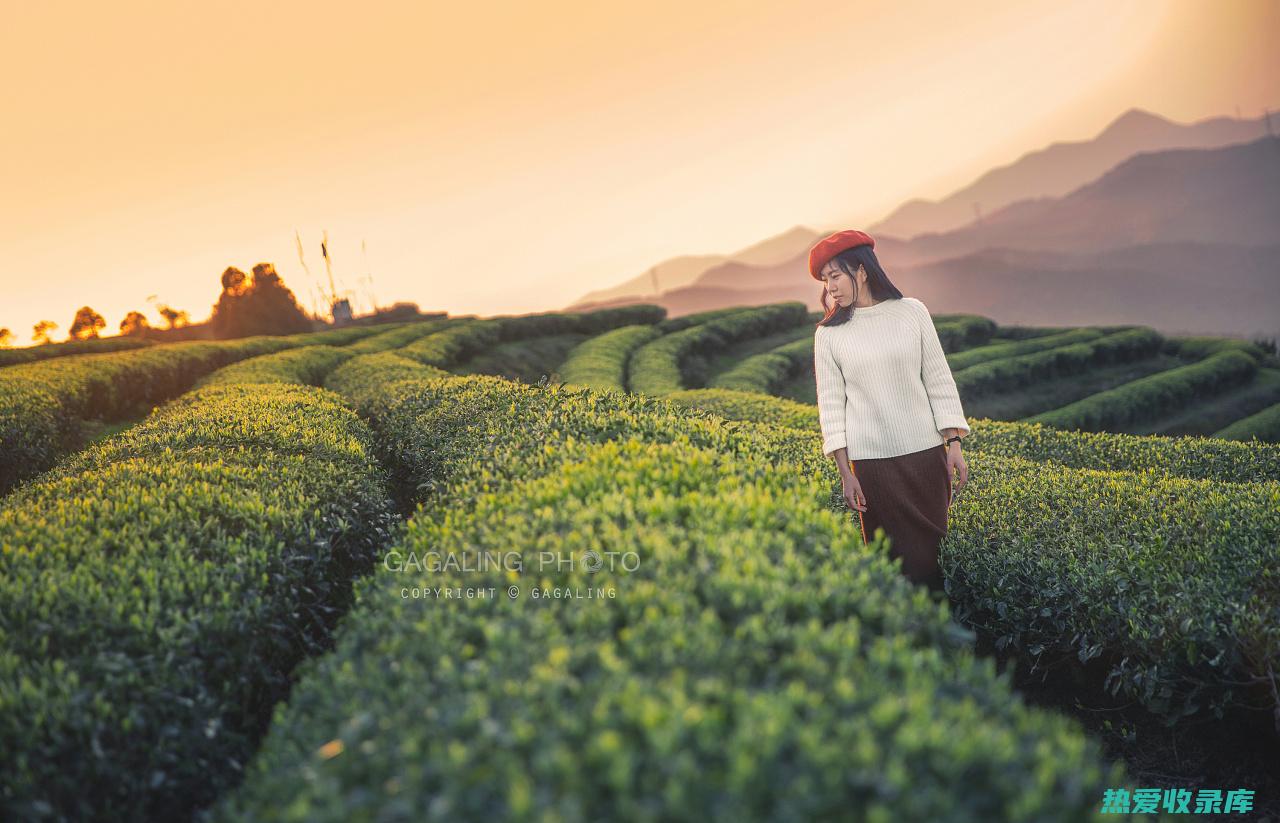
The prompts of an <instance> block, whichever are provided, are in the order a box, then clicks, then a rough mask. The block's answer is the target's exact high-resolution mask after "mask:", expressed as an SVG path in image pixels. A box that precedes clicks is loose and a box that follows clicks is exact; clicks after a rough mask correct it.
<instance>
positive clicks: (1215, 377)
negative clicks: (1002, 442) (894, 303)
mask: <svg viewBox="0 0 1280 823" xmlns="http://www.w3.org/2000/svg"><path fill="white" fill-rule="evenodd" d="M1257 371H1258V361H1256V360H1254V359H1253V358H1252V357H1251V356H1249V355H1248V354H1245V353H1244V352H1242V351H1240V350H1238V349H1228V350H1226V351H1221V352H1219V353H1217V354H1212V355H1209V356H1208V357H1206V358H1205V359H1204V360H1201V361H1199V362H1196V363H1192V364H1190V365H1188V366H1180V367H1178V368H1176V369H1169V370H1167V371H1162V372H1159V373H1157V374H1152V375H1148V376H1146V377H1142V378H1139V379H1137V380H1133V381H1131V382H1129V383H1125V384H1124V385H1123V386H1117V387H1116V388H1114V389H1107V390H1106V391H1102V392H1098V393H1097V394H1091V395H1089V396H1088V397H1086V398H1084V399H1082V400H1077V401H1076V402H1074V403H1068V404H1067V405H1065V406H1062V407H1060V408H1057V409H1054V410H1053V411H1048V412H1045V413H1043V414H1037V415H1035V416H1034V417H1028V418H1026V421H1027V422H1029V423H1045V424H1048V425H1050V426H1057V427H1058V428H1060V429H1083V430H1085V431H1099V430H1104V429H1115V428H1120V427H1122V426H1125V425H1127V424H1129V423H1133V422H1136V421H1140V420H1148V419H1151V418H1152V417H1155V416H1156V415H1159V414H1165V413H1168V412H1169V411H1170V410H1171V409H1176V408H1180V407H1182V406H1185V405H1187V404H1188V403H1191V402H1193V401H1195V400H1196V399H1198V398H1201V397H1208V396H1211V395H1213V394H1216V393H1218V392H1221V391H1223V390H1224V389H1228V388H1230V387H1232V386H1238V385H1240V384H1242V383H1245V382H1247V381H1248V380H1251V379H1252V378H1253V376H1254V374H1256V373H1257ZM956 382H957V384H958V383H959V382H960V375H957V376H956Z"/></svg>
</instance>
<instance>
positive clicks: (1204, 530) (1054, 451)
mask: <svg viewBox="0 0 1280 823" xmlns="http://www.w3.org/2000/svg"><path fill="white" fill-rule="evenodd" d="M704 391H705V390H704ZM684 394H685V395H687V396H688V397H687V399H688V402H693V403H697V402H699V399H700V398H699V397H698V396H697V395H696V394H695V393H693V392H686V393H684ZM748 397H755V398H757V401H756V402H754V403H749V402H743V401H746V400H747V398H748ZM701 400H702V405H703V406H704V407H705V408H709V409H715V410H717V412H718V413H722V414H731V415H734V416H737V417H739V418H742V419H751V418H754V419H757V420H764V421H767V423H766V424H765V425H766V426H767V425H768V423H774V422H784V423H785V422H788V421H786V419H785V418H784V417H783V415H782V414H781V413H780V412H781V411H782V410H784V409H785V407H786V404H787V401H779V400H778V399H777V398H767V397H764V396H760V395H755V396H748V395H744V396H742V397H741V398H724V399H721V398H715V397H714V396H710V395H709V393H708V396H707V397H704V398H701ZM732 400H738V401H739V402H737V403H733V402H730V401H732ZM794 422H796V423H798V424H801V425H797V428H804V429H805V430H806V431H808V432H813V431H814V430H815V428H816V424H813V423H810V424H809V425H808V426H804V425H803V421H802V420H795V421H794ZM811 436H815V435H811ZM967 439H971V440H972V446H971V447H969V448H966V453H967V454H969V455H970V469H971V471H970V481H969V485H968V487H967V488H966V491H965V493H964V495H963V496H962V497H961V498H960V499H959V500H957V503H956V505H955V506H954V507H953V508H952V510H951V515H950V516H951V522H950V528H949V531H948V537H947V541H946V542H945V543H944V549H943V567H944V574H945V576H946V577H947V581H948V582H947V586H948V591H949V594H950V596H951V598H952V601H953V603H955V604H956V606H955V608H956V613H957V614H958V615H960V616H961V617H962V619H964V620H966V621H967V622H970V623H972V624H974V625H976V626H978V627H979V629H980V630H981V631H983V632H984V634H986V635H987V636H989V637H991V639H992V640H993V641H994V642H996V643H997V645H999V646H1000V647H1002V648H1003V647H1004V646H1007V645H1008V644H1010V643H1013V644H1014V645H1015V647H1016V648H1019V649H1023V650H1029V651H1030V652H1031V653H1033V654H1035V655H1036V656H1037V657H1043V659H1044V660H1046V661H1055V657H1061V656H1062V655H1064V654H1075V655H1077V656H1078V657H1079V658H1080V659H1081V662H1087V661H1088V660H1090V659H1092V658H1094V657H1100V658H1101V660H1100V661H1099V663H1095V664H1093V665H1094V666H1101V668H1102V669H1103V670H1104V671H1105V672H1106V673H1107V676H1106V677H1105V678H1103V677H1099V681H1100V682H1104V683H1105V685H1107V686H1108V687H1110V688H1112V689H1115V690H1120V689H1124V690H1125V692H1126V694H1127V695H1129V696H1131V697H1134V698H1135V699H1137V700H1139V701H1141V702H1142V703H1143V704H1144V705H1146V706H1147V707H1148V708H1149V709H1150V710H1151V711H1153V712H1155V713H1157V714H1161V715H1163V716H1164V717H1165V719H1166V720H1169V721H1172V722H1176V721H1177V719H1178V718H1179V717H1180V716H1182V714H1184V713H1189V712H1192V711H1195V710H1199V709H1205V710H1211V711H1215V712H1217V711H1219V710H1221V709H1223V708H1224V707H1226V706H1228V705H1231V704H1232V703H1233V702H1239V701H1241V700H1242V698H1244V697H1245V693H1244V692H1242V691H1236V690H1233V685H1234V684H1235V683H1237V682H1246V681H1247V682H1249V683H1250V684H1251V688H1252V689H1254V690H1255V694H1253V695H1251V697H1252V698H1255V703H1256V702H1257V700H1256V699H1261V700H1263V701H1274V702H1275V704H1276V708H1277V710H1280V700H1277V699H1276V698H1275V695H1276V693H1277V692H1275V691H1269V689H1270V688H1273V687H1275V686H1277V685H1280V684H1276V683H1275V681H1274V675H1275V673H1280V659H1277V658H1278V656H1280V573H1278V572H1277V569H1280V563H1278V562H1277V561H1280V548H1278V547H1280V482H1276V481H1277V480H1278V479H1280V477H1278V475H1280V459H1277V458H1280V447H1276V446H1260V445H1257V444H1252V445H1246V444H1242V443H1232V442H1230V441H1222V440H1212V439H1208V438H1198V437H1185V438H1168V437H1157V436H1143V437H1139V436H1133V435H1113V434H1081V433H1074V432H1065V431H1060V430H1055V429H1052V428H1049V427H1045V426H1040V425H1029V424H1024V423H1007V422H1001V421H992V420H986V419H982V420H977V421H974V424H973V432H972V434H971V436H970V438H967ZM1024 457H1025V458H1030V460H1028V459H1024ZM1033 460H1042V461H1060V462H1059V463H1054V462H1045V463H1036V462H1032V461H1033ZM1062 462H1068V463H1072V464H1075V465H1080V466H1083V467H1093V468H1108V469H1114V470H1116V471H1094V470H1089V469H1088V468H1086V469H1085V470H1076V469H1072V468H1067V467H1066V466H1063V465H1061V463H1062ZM1126 469H1127V470H1132V471H1123V470H1126ZM827 471H828V474H831V473H832V470H831V469H829V468H828V469H827ZM1179 474H1181V475H1185V476H1182V477H1179V476H1177V475H1179ZM979 478H982V481H981V482H977V481H978V479H979ZM986 478H991V479H990V480H986ZM1246 481H1253V482H1246ZM1050 491H1051V492H1052V493H1050ZM832 500H833V501H834V505H835V506H836V507H837V508H840V509H844V508H846V507H845V505H844V502H843V500H841V499H840V498H839V496H838V494H833V496H832ZM1171 504H1174V505H1177V506H1178V510H1177V515H1176V516H1174V517H1171V516H1170V515H1169V512H1168V508H1169V506H1170V505H1171ZM1189 591H1190V592H1193V593H1194V594H1193V595H1188V592H1189ZM1186 621H1189V622H1186ZM1221 649H1227V650H1228V651H1226V652H1224V654H1223V655H1221V656H1220V657H1218V658H1217V659H1216V660H1213V662H1212V663H1209V662H1208V661H1209V660H1212V658H1211V657H1210V654H1212V653H1213V651H1216V650H1221ZM1206 650H1209V653H1207V654H1206V653H1203V652H1205V651H1206ZM1055 662H1056V661H1055ZM1265 677H1270V678H1272V679H1271V680H1267V679H1264V678H1265Z"/></svg>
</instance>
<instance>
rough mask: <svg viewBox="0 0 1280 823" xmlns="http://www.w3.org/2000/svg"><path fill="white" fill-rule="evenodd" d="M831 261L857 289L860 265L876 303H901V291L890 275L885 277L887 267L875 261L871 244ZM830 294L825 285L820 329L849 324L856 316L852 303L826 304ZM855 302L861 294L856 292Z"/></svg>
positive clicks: (855, 247)
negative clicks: (886, 301)
mask: <svg viewBox="0 0 1280 823" xmlns="http://www.w3.org/2000/svg"><path fill="white" fill-rule="evenodd" d="M831 262H833V263H835V264H836V266H837V267H838V268H839V269H840V270H841V271H843V272H844V273H845V274H847V275H849V277H850V279H852V280H853V284H854V286H853V287H854V289H857V288H858V278H857V276H856V272H857V271H858V266H862V268H863V269H865V270H866V272H867V290H868V291H870V292H871V296H872V297H873V298H875V299H876V300H877V301H880V300H900V299H901V298H902V292H901V291H899V290H898V287H897V286H895V285H893V281H892V280H890V279H889V275H887V274H885V271H884V268H883V267H881V265H880V261H879V260H878V259H877V258H876V253H875V250H874V249H872V248H871V246H870V245H867V244H865V243H864V244H863V245H861V246H854V247H853V248H851V249H845V250H844V251H842V252H840V253H839V254H837V255H836V256H835V257H833V258H831ZM830 298H831V295H830V294H829V293H828V292H827V287H826V284H825V283H824V284H823V286H822V312H823V317H822V319H821V320H819V321H818V325H819V326H839V325H840V324H841V323H848V322H849V318H851V317H853V312H854V307H853V305H852V304H850V305H848V306H842V305H840V303H839V302H837V303H835V304H834V305H830V306H829V305H827V303H828V302H829V301H830ZM853 299H854V300H857V299H858V295H857V293H856V292H855V293H854V295H853Z"/></svg>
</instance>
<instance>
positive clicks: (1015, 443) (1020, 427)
mask: <svg viewBox="0 0 1280 823" xmlns="http://www.w3.org/2000/svg"><path fill="white" fill-rule="evenodd" d="M964 449H965V451H966V452H968V451H969V450H970V449H976V450H979V451H982V452H983V453H984V454H991V455H1004V456H1010V457H1021V458H1025V459H1027V460H1034V461H1037V462H1047V463H1053V464H1056V465H1060V466H1069V467H1072V468H1077V469H1103V470H1114V471H1134V472H1147V473H1150V474H1152V475H1155V476H1158V477H1185V478H1189V479H1201V480H1215V481H1217V482H1220V483H1256V482H1262V481H1267V480H1280V445H1266V444H1260V443H1248V444H1246V443H1234V442H1231V441H1229V440H1221V439H1218V436H1217V435H1215V436H1214V437H1198V436H1185V437H1167V436H1164V435H1134V434H1112V433H1109V432H1079V431H1066V430H1063V429H1057V428H1054V427H1052V426H1047V425H1044V424H1043V423H1027V422H1008V421H1002V420H988V419H985V418H984V419H981V420H975V421H973V431H972V432H971V433H970V435H969V436H968V437H966V438H965V439H964Z"/></svg>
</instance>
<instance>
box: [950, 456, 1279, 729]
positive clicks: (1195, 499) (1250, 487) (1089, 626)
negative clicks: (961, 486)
mask: <svg viewBox="0 0 1280 823" xmlns="http://www.w3.org/2000/svg"><path fill="white" fill-rule="evenodd" d="M950 519H951V522H950V524H949V529H948V533H947V536H946V538H944V541H943V547H942V563H943V567H944V575H945V576H946V578H947V590H948V593H949V594H950V595H951V598H952V601H953V603H954V604H955V609H956V614H957V616H959V617H960V618H961V619H962V620H963V621H964V622H965V623H966V624H970V625H974V626H977V627H979V628H980V629H981V630H982V631H984V632H987V633H989V634H990V635H991V636H992V637H995V638H996V645H997V648H1005V647H1006V646H1008V645H1010V644H1012V645H1013V646H1014V647H1015V648H1017V649H1019V650H1021V651H1024V652H1025V653H1026V654H1027V655H1029V656H1030V657H1031V658H1032V659H1033V661H1034V662H1035V663H1037V664H1038V663H1040V662H1044V663H1045V664H1046V665H1047V666H1049V667H1052V666H1053V665H1054V664H1055V663H1057V662H1059V661H1061V660H1062V659H1063V658H1064V657H1067V658H1070V657H1072V656H1074V657H1075V658H1076V659H1078V661H1079V662H1080V663H1085V662H1088V661H1089V660H1090V659H1092V658H1095V657H1100V658H1101V660H1100V663H1101V664H1102V669H1103V670H1104V671H1106V680H1105V683H1104V686H1105V687H1107V688H1109V689H1110V690H1111V692H1112V694H1116V693H1123V694H1124V695H1125V697H1127V698H1132V699H1134V700H1137V701H1139V702H1140V703H1142V705H1144V706H1146V707H1147V708H1148V709H1149V710H1151V711H1152V712H1154V713H1156V714H1159V715H1162V716H1163V717H1164V719H1165V720H1166V722H1168V723H1170V724H1172V723H1174V722H1176V721H1178V720H1179V719H1181V718H1184V717H1187V716H1189V715H1194V714H1197V713H1199V712H1202V711H1204V712H1206V713H1207V712H1212V713H1213V714H1214V715H1215V716H1219V717H1220V716H1221V715H1222V712H1223V710H1224V709H1225V708H1226V707H1227V706H1230V705H1232V704H1240V705H1248V704H1250V703H1255V704H1256V700H1255V698H1261V699H1264V700H1266V701H1267V703H1268V704H1270V705H1271V706H1272V707H1273V708H1274V709H1275V710H1276V712H1277V715H1276V716H1277V717H1280V699H1277V698H1276V697H1275V695H1276V694H1277V687H1278V686H1280V683H1278V682H1277V679H1276V678H1277V673H1280V483H1276V482H1266V483H1240V484H1223V483H1219V482H1217V481H1212V480H1190V479H1185V478H1169V477H1160V476H1158V475H1157V474H1154V473H1150V472H1140V473H1130V472H1107V471H1094V470H1089V469H1069V468H1064V467H1061V466H1054V465H1050V464H1042V463H1033V462H1030V461H1027V460H1023V459H1020V458H1016V457H1002V456H997V455H994V454H991V453H987V452H982V453H980V455H979V456H977V457H975V458H974V459H973V461H972V466H971V472H970V477H969V482H968V484H967V486H966V489H965V491H964V494H963V496H962V497H961V499H960V500H959V501H957V503H956V504H955V505H954V506H953V507H952V509H951V514H950Z"/></svg>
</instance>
